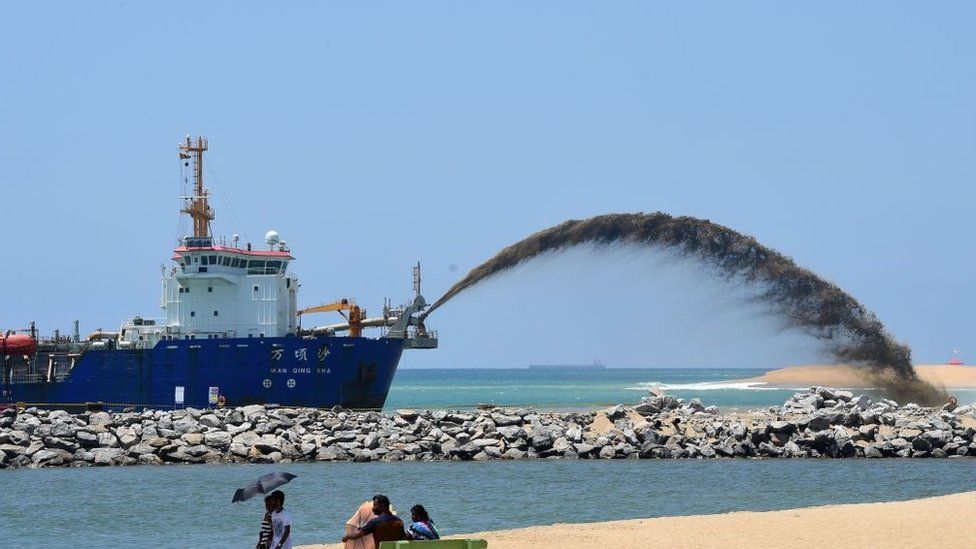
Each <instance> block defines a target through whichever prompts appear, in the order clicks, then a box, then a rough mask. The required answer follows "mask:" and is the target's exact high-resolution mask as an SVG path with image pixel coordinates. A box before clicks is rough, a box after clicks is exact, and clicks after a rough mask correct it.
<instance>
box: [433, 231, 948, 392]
mask: <svg viewBox="0 0 976 549" xmlns="http://www.w3.org/2000/svg"><path fill="white" fill-rule="evenodd" d="M583 244H592V245H597V246H601V245H605V246H609V245H614V244H630V245H638V246H646V247H649V248H664V249H668V250H670V251H674V252H677V253H679V254H682V255H684V256H687V257H690V258H697V259H699V260H701V261H703V262H705V263H706V264H708V265H711V266H713V267H715V268H716V269H717V272H718V273H720V275H722V276H726V277H728V278H729V279H730V280H733V281H742V282H743V283H747V284H753V285H756V286H757V287H758V288H759V289H760V291H761V296H760V297H761V299H762V300H764V301H765V302H767V303H769V304H771V305H772V306H773V308H774V310H775V311H776V312H777V313H779V314H780V315H782V316H783V318H784V319H785V320H786V322H787V323H788V324H789V325H790V326H792V327H796V328H799V329H802V330H804V331H805V332H807V333H810V334H812V335H813V336H814V337H816V338H817V339H819V340H821V341H822V342H824V343H825V344H826V346H827V349H828V350H829V352H831V353H832V354H833V355H834V356H835V357H836V358H837V360H838V361H840V362H844V363H850V364H856V365H859V366H864V367H867V368H869V369H870V373H871V374H872V377H874V378H875V382H876V383H877V384H878V386H879V387H881V388H882V389H883V390H884V391H885V392H886V393H887V394H889V395H890V396H891V397H892V398H895V399H898V400H902V401H904V400H906V399H909V400H914V401H916V402H919V403H920V404H923V403H924V404H930V405H932V404H938V403H942V402H945V399H946V397H947V395H946V393H945V392H944V391H943V390H941V389H939V388H936V387H934V386H932V385H930V384H928V383H926V382H924V381H922V380H920V379H919V378H918V375H917V374H916V372H915V369H914V368H913V367H912V362H911V350H910V349H909V348H908V347H907V346H906V345H903V344H901V343H898V342H897V341H895V340H894V339H893V338H892V337H891V335H890V334H888V332H887V330H885V327H884V325H883V324H882V323H881V321H880V320H878V318H877V317H876V316H875V315H874V313H872V312H871V311H869V310H868V309H867V308H865V307H864V305H862V304H861V303H860V302H858V301H857V300H856V299H854V297H853V296H851V295H850V294H848V293H846V292H844V291H843V290H841V289H840V288H839V287H838V286H837V285H835V284H833V283H831V282H829V281H827V280H824V279H823V278H821V277H819V276H817V275H816V274H814V273H813V272H811V271H809V270H807V269H804V268H802V267H800V266H798V265H797V264H796V263H794V261H793V260H792V259H790V258H789V257H787V256H785V255H783V254H781V253H779V252H777V251H776V250H773V249H771V248H769V247H766V246H763V245H762V244H760V243H759V242H758V241H756V239H755V238H753V237H751V236H747V235H744V234H741V233H739V232H736V231H734V230H732V229H730V228H728V227H725V226H722V225H719V224H716V223H712V222H710V221H708V220H704V219H698V218H695V217H687V216H682V217H675V216H671V215H669V214H666V213H661V212H655V213H649V214H645V213H633V214H606V215H598V216H596V217H591V218H589V219H583V220H569V221H565V222H563V223H560V224H559V225H556V226H553V227H550V228H548V229H545V230H542V231H539V232H537V233H535V234H532V235H529V236H528V237H526V238H524V239H523V240H520V241H519V242H516V243H515V244H512V245H511V246H509V247H507V248H505V249H503V250H501V251H500V252H498V253H497V254H496V255H495V256H494V257H492V258H490V259H488V260H487V261H485V262H484V263H482V264H480V265H478V266H477V267H475V268H474V269H472V270H471V271H470V272H469V273H468V274H467V275H465V276H464V278H462V279H461V280H459V281H458V282H456V283H455V284H454V285H453V286H451V288H450V289H449V290H448V291H447V292H446V293H445V294H444V295H443V296H442V297H441V298H440V299H438V300H437V302H436V303H434V305H433V306H431V308H430V309H429V310H428V311H427V312H426V313H425V314H424V316H425V317H426V316H427V315H429V314H430V313H432V312H433V311H434V310H436V309H437V308H438V307H440V306H441V305H443V304H444V303H446V302H447V301H449V300H450V299H451V298H453V297H454V296H456V295H458V294H459V293H461V292H462V291H464V290H466V289H468V288H470V287H472V286H474V285H476V284H477V283H479V282H481V281H483V280H485V279H487V278H489V277H491V276H493V275H495V274H497V273H500V272H502V271H505V270H507V269H511V268H513V267H515V266H516V265H519V264H520V263H523V262H525V261H528V260H530V259H532V258H534V257H537V256H539V255H541V254H545V253H551V252H558V251H560V250H565V249H568V248H571V247H573V246H578V245H583Z"/></svg>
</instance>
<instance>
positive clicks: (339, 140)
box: [0, 2, 976, 367]
mask: <svg viewBox="0 0 976 549" xmlns="http://www.w3.org/2000/svg"><path fill="white" fill-rule="evenodd" d="M974 23H976V5H974V4H972V3H963V2H959V3H938V2H936V3H926V4H925V5H924V6H921V5H918V4H914V5H912V4H908V3H897V2H862V3H857V4H851V3H841V2H827V3H815V4H814V3H810V4H806V5H798V4H793V3H791V4H786V3H771V2H754V3H744V2H737V3H725V2H716V3H702V4H696V5H694V6H690V5H680V6H674V5H663V4H654V3H645V2H634V3H628V2H618V3H612V4H607V3H602V4H593V3H584V2H579V3H577V2H538V3H516V2H511V3H490V4H489V3H484V4H475V3H465V2H442V3H424V4H419V3H392V2H391V3H377V4H371V5H370V6H369V7H368V8H366V7H364V6H362V5H359V4H356V5H337V4H326V3H289V4H287V5H285V4H271V3H260V4H258V3H246V2H208V3H199V2H196V3H181V2H168V3H166V4H158V5H151V4H150V3H139V2H105V3H75V2H70V3H69V2H65V3H61V4H60V5H59V4H44V5H43V6H42V5H34V4H31V3H24V2H21V3H5V4H3V5H2V7H0V127H2V128H3V130H4V131H3V132H2V134H0V166H2V168H0V185H2V188H3V192H4V198H3V204H4V208H3V213H2V216H0V219H2V221H0V227H2V229H3V234H4V235H5V239H6V248H7V250H8V251H7V252H6V254H5V255H6V258H7V259H6V260H5V261H4V265H5V267H4V269H2V274H0V287H3V288H4V289H5V290H4V295H5V297H4V300H3V305H2V308H0V325H2V326H3V327H5V328H7V327H17V328H19V327H22V326H24V325H26V323H27V322H28V321H29V320H32V319H33V320H36V321H38V323H39V325H40V326H41V328H42V330H43V331H45V332H50V331H53V329H55V328H61V329H62V330H66V329H68V328H69V326H70V322H71V320H73V319H75V318H78V319H81V322H82V328H83V330H86V331H88V330H93V329H95V328H99V327H101V328H105V329H110V328H114V327H116V326H117V325H118V323H119V322H120V321H121V319H122V318H123V317H126V316H131V315H133V314H143V315H146V316H153V315H156V314H158V312H157V309H156V305H157V303H158V296H159V268H160V265H161V264H163V263H167V262H168V258H169V255H170V254H169V249H170V248H172V247H173V245H174V242H175V238H176V237H177V236H178V235H179V234H180V233H181V230H180V220H179V215H178V209H179V200H178V198H177V197H178V196H179V193H180V187H181V183H180V165H179V162H178V159H177V157H176V143H177V142H178V141H179V140H180V139H181V138H182V137H183V136H184V135H186V134H187V133H192V134H194V135H197V134H202V135H205V136H207V137H208V138H209V139H210V143H211V151H210V154H209V156H208V159H209V164H208V166H209V167H208V170H207V174H206V175H207V178H208V181H209V183H210V186H211V187H212V188H213V189H214V191H215V193H216V194H217V197H216V199H215V201H214V206H215V208H216V211H217V221H216V223H215V233H217V235H230V234H232V233H240V234H241V235H242V236H243V237H245V238H247V239H249V240H251V241H253V242H259V241H260V240H261V238H262V235H263V234H264V232H265V231H266V230H268V229H269V228H274V229H276V230H278V231H279V232H280V233H281V235H282V238H284V239H285V240H287V241H288V242H289V244H291V246H292V247H293V250H294V252H295V255H296V256H297V257H298V261H297V262H295V263H294V264H293V270H294V271H295V272H296V273H297V274H298V275H299V276H300V277H301V279H302V294H301V300H302V302H303V303H305V304H309V305H311V304H316V303H319V302H322V301H327V300H331V299H334V298H337V297H343V296H349V297H355V298H356V299H357V300H358V301H359V302H360V303H363V304H366V305H367V307H369V308H372V309H373V310H378V308H379V305H380V304H381V303H382V299H383V297H385V296H389V297H393V298H395V299H397V300H400V299H404V298H406V297H407V296H408V295H409V291H410V266H411V264H412V263H413V262H414V261H418V260H419V261H421V262H423V264H424V267H425V287H426V294H428V298H430V299H431V300H433V299H435V298H436V297H437V296H439V295H440V293H441V292H442V291H443V290H445V289H446V288H447V287H448V286H450V284H451V283H452V282H454V280H456V279H457V278H458V277H460V276H461V275H462V274H463V272H464V271H466V270H467V269H469V268H471V267H472V266H474V265H476V264H477V263H478V262H480V261H482V260H484V259H485V258H487V257H489V256H490V255H492V254H493V253H494V252H495V251H496V250H498V249H499V248H501V247H503V246H506V245H508V244H510V243H512V242H514V241H516V240H518V239H520V238H522V237H523V236H525V235H527V234H528V233H530V232H532V231H535V230H539V229H542V228H545V227H547V226H550V225H552V224H554V223H558V222H560V221H562V220H564V219H567V218H581V217H588V216H591V215H596V214H600V213H605V212H624V211H656V210H661V211H666V212H669V213H673V214H684V215H693V216H697V217H703V218H708V219H711V220H713V221H716V222H719V223H723V224H725V225H728V226H730V227H732V228H735V229H737V230H740V231H742V232H745V233H749V234H752V235H754V236H756V237H757V238H758V239H759V240H760V241H762V242H764V243H766V244H768V245H770V246H773V247H775V248H777V249H779V250H781V251H783V252H784V253H786V254H788V255H791V256H792V257H794V258H795V259H796V260H797V262H798V263H800V264H801V265H804V266H806V267H809V268H811V269H812V270H814V271H816V272H818V273H820V274H821V275H823V276H825V277H827V278H829V279H831V280H833V281H834V282H836V283H838V284H839V285H840V286H841V287H843V288H844V289H846V290H848V291H850V292H851V293H852V294H853V295H855V296H856V297H858V298H860V299H861V300H862V301H863V302H864V303H865V304H866V305H867V306H868V307H869V308H871V309H873V310H874V311H876V312H877V314H878V316H879V317H880V318H881V319H882V320H883V321H884V322H885V323H886V324H887V325H888V326H889V328H890V329H891V331H892V332H893V333H894V334H895V335H896V336H897V337H898V338H899V339H901V340H902V341H905V342H907V343H909V344H911V345H912V347H913V348H914V350H915V356H916V359H917V360H919V361H922V362H941V361H944V360H946V359H947V358H948V357H949V356H950V354H951V351H952V349H957V348H958V349H962V350H963V354H964V356H966V357H968V358H970V359H971V360H976V338H974V331H976V330H974V328H976V320H974V315H973V309H974V305H976V292H974V289H973V285H972V280H973V276H972V272H973V268H974V267H976V260H974V255H973V253H972V249H971V243H972V227H973V224H972V217H973V213H974V203H976V201H974V198H976V196H974V195H976V191H974V188H973V185H972V179H973V166H974V165H976V163H974V161H973V151H974V150H976V131H974V121H976V116H974V114H976V106H974V105H976V103H974V102H973V97H976V72H974V71H973V70H972V60H973V59H974V57H976V56H974V54H976V48H974V42H976V32H974V30H976V25H974ZM183 227H184V229H183V230H182V232H185V231H186V229H185V227H186V224H185V223H184V224H183ZM667 259H668V258H666V257H662V256H655V254H646V253H645V254H640V253H631V252H630V251H623V252H621V253H606V252H599V251H588V250H580V251H577V252H574V253H572V254H569V255H567V256H565V257H561V258H549V259H545V260H542V261H540V262H539V263H538V264H536V265H527V266H526V267H525V268H524V269H519V270H518V271H515V272H512V273H509V274H508V275H506V276H504V277H502V278H500V279H498V280H496V281H492V282H490V283H488V284H486V285H484V286H483V287H480V288H477V289H475V290H473V291H471V293H470V294H466V295H463V296H461V297H459V298H458V299H457V300H456V301H454V302H451V303H450V304H448V305H446V306H445V307H444V308H442V309H441V310H439V311H438V312H437V313H436V314H435V315H434V316H432V317H431V324H432V325H433V327H435V328H438V329H439V330H440V334H441V337H442V348H441V349H439V350H437V351H434V352H416V353H411V354H410V355H409V356H407V357H406V358H405V359H404V364H405V365H406V366H408V367H410V366H520V365H524V364H526V363H529V362H540V361H574V362H578V361H589V360H590V359H592V358H593V357H597V356H598V357H600V358H602V359H603V361H604V362H606V363H608V364H613V365H626V366H665V365H677V366H704V365H729V366H781V365H785V364H789V363H792V362H797V361H806V360H814V359H816V358H818V357H817V356H816V355H817V351H816V349H815V348H812V347H811V344H810V342H809V341H808V340H806V339H805V338H803V337H799V336H797V335H796V334H791V333H786V332H784V331H783V330H781V329H779V327H778V325H777V322H776V319H775V318H770V317H769V315H764V314H763V312H762V311H758V310H753V309H750V308H749V307H746V306H742V305H741V303H740V301H739V300H737V298H736V297H735V295H736V292H737V291H738V290H735V289H733V288H727V287H723V286H722V285H721V284H720V283H717V282H714V281H712V280H711V278H710V277H709V276H708V275H707V273H704V272H701V270H700V269H698V268H696V267H695V266H693V265H686V264H683V263H681V262H680V261H678V262H674V261H668V260H667ZM730 295H731V296H732V297H731V298H730V297H729V296H730ZM723 299H724V301H723Z"/></svg>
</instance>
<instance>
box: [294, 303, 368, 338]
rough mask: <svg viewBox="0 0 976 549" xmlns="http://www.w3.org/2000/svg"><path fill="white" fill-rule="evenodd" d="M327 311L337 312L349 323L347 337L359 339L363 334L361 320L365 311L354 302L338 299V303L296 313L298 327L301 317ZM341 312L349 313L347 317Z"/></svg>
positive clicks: (309, 308) (364, 315)
mask: <svg viewBox="0 0 976 549" xmlns="http://www.w3.org/2000/svg"><path fill="white" fill-rule="evenodd" d="M329 311H338V312H339V314H340V315H342V317H343V318H345V319H346V320H347V321H348V322H349V335H350V336H351V337H359V336H361V335H362V333H363V319H364V318H365V317H366V311H365V310H363V309H361V308H359V305H356V302H355V301H353V300H351V299H345V298H343V299H340V300H339V301H336V302H333V303H327V304H325V305H318V306H316V307H308V308H307V309H302V310H300V311H298V325H299V329H301V321H302V315H306V314H309V313H326V312H329ZM343 311H349V315H348V316H347V315H346V314H345V313H343Z"/></svg>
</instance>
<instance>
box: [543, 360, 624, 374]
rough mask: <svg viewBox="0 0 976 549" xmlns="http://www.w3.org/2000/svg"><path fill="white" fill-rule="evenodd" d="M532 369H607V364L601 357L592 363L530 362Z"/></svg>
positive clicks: (576, 370) (577, 370) (575, 370)
mask: <svg viewBox="0 0 976 549" xmlns="http://www.w3.org/2000/svg"><path fill="white" fill-rule="evenodd" d="M529 369H530V370H569V371H574V372H579V371H586V370H606V369H607V366H606V364H604V363H603V362H601V361H600V360H599V359H594V360H593V362H591V363H590V364H529Z"/></svg>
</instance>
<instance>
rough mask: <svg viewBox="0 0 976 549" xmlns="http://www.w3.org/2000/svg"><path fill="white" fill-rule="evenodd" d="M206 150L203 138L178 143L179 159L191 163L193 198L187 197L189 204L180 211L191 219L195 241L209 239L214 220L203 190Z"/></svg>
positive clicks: (187, 138)
mask: <svg viewBox="0 0 976 549" xmlns="http://www.w3.org/2000/svg"><path fill="white" fill-rule="evenodd" d="M206 150H207V140H206V138H203V137H197V138H196V140H193V139H191V138H190V136H189V135H188V136H186V141H185V142H183V143H180V159H182V160H190V159H192V161H193V196H191V197H189V203H188V204H187V205H186V206H185V207H184V208H183V210H182V211H183V212H184V213H187V214H189V215H190V217H191V218H193V238H195V239H198V238H199V239H209V238H210V222H211V221H213V219H214V212H213V209H212V208H211V207H210V204H209V197H208V195H209V194H210V191H209V190H208V189H204V188H203V152H204V151H206ZM207 245H209V244H207Z"/></svg>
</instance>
